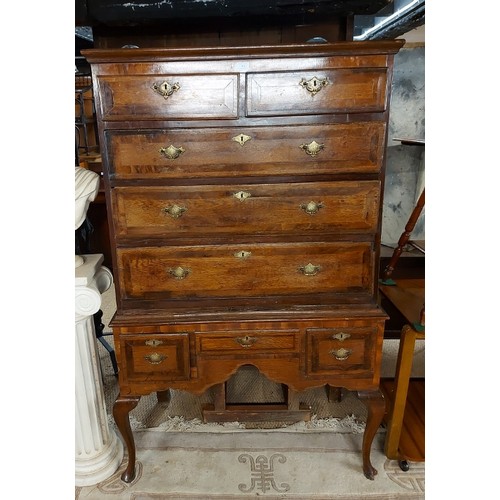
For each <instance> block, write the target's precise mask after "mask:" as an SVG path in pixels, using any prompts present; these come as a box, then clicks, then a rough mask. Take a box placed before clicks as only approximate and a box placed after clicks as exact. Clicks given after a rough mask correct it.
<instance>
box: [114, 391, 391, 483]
mask: <svg viewBox="0 0 500 500" xmlns="http://www.w3.org/2000/svg"><path fill="white" fill-rule="evenodd" d="M358 397H359V398H360V399H361V401H362V402H363V403H364V404H365V405H366V407H367V409H368V418H367V421H366V427H365V432H364V435H363V445H362V457H363V473H364V475H365V477H366V478H367V479H370V480H373V479H375V476H376V475H377V473H378V472H377V470H376V469H375V468H374V467H373V465H372V463H371V460H370V452H371V446H372V443H373V438H374V437H375V434H376V432H377V430H378V428H379V427H380V424H381V423H382V418H383V416H384V412H385V401H384V397H383V395H382V392H381V391H380V390H375V391H358ZM139 399H140V396H118V398H117V400H116V402H115V404H114V407H113V416H114V419H115V422H116V425H117V426H118V429H119V431H120V433H121V434H122V436H123V440H124V442H125V446H126V447H127V451H128V465H127V468H126V469H125V471H124V472H123V474H122V476H121V478H122V480H123V481H124V482H125V483H131V482H132V481H133V480H134V478H135V459H136V450H135V442H134V435H133V433H132V428H131V427H130V421H129V413H130V411H132V410H133V409H134V408H135V407H136V406H137V404H138V402H139ZM287 399H288V400H287V403H286V404H283V405H274V404H271V405H256V406H253V405H248V404H247V405H227V404H226V402H225V384H219V385H218V387H217V395H216V403H215V405H212V408H213V409H212V408H207V409H205V410H204V412H203V413H204V420H205V422H233V421H242V422H264V421H270V420H279V421H287V422H297V421H300V420H306V421H307V420H310V414H311V408H307V409H306V408H303V409H300V408H297V405H299V406H300V403H299V402H298V399H297V393H296V392H295V391H291V390H288V397H287Z"/></svg>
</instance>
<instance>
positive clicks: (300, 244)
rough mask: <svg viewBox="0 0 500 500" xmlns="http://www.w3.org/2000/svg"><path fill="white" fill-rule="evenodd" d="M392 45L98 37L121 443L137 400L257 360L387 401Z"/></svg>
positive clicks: (90, 54)
mask: <svg viewBox="0 0 500 500" xmlns="http://www.w3.org/2000/svg"><path fill="white" fill-rule="evenodd" d="M402 44H403V41H381V42H339V43H325V44H303V45H297V44H294V45H277V46H253V47H244V48H238V47H218V48H184V49H181V48H172V49H167V48H151V49H146V48H144V49H92V50H87V51H85V52H84V55H85V56H86V58H87V59H88V61H89V62H90V63H91V66H92V74H93V85H94V92H95V100H96V109H97V116H98V123H99V134H100V144H101V148H102V151H101V152H102V158H103V167H104V183H105V189H106V198H107V207H108V213H109V217H110V228H111V233H112V246H113V269H114V270H115V283H116V295H117V312H116V314H115V316H114V318H113V320H112V327H113V331H114V341H115V349H116V355H117V358H118V363H119V384H120V394H119V396H118V398H117V400H116V403H115V405H114V416H115V420H116V423H117V425H118V428H119V430H120V432H121V434H122V435H123V437H124V440H125V443H126V445H127V448H128V457H129V462H128V466H127V469H126V470H125V472H124V473H123V476H122V479H123V480H124V481H126V482H130V481H131V480H132V479H133V477H134V473H135V471H134V468H135V445H134V439H133V434H132V432H131V428H130V424H129V420H128V414H129V412H130V410H131V409H133V408H134V407H135V406H136V405H137V403H138V401H139V398H140V396H141V395H145V394H149V393H151V392H152V391H160V392H161V391H166V390H168V389H179V390H186V391H191V392H193V393H195V394H201V393H203V392H204V391H206V390H207V389H208V388H210V387H211V386H214V385H215V384H221V383H223V382H225V381H226V380H227V379H228V378H229V377H230V376H231V375H232V374H234V373H235V372H236V371H237V370H238V369H239V368H240V367H242V366H243V365H248V364H250V365H253V366H255V367H257V368H258V369H259V370H260V372H261V373H263V374H264V375H265V376H266V377H268V378H269V379H271V380H273V381H277V382H280V383H282V384H286V386H287V387H288V388H289V389H290V391H293V393H294V394H296V392H297V391H302V390H305V389H307V388H312V387H318V386H324V385H329V386H332V387H344V388H346V389H348V390H352V391H357V392H358V394H359V396H360V397H361V398H362V399H363V401H364V402H365V403H366V405H367V407H368V419H367V425H366V430H365V435H364V439H363V450H362V455H363V456H362V462H363V471H364V474H365V476H366V477H368V478H371V479H373V476H374V475H375V474H376V470H375V469H374V468H373V466H372V465H371V462H370V448H371V444H372V440H373V437H374V435H375V433H376V431H377V429H378V427H379V425H380V422H381V420H382V417H383V412H384V401H383V398H382V395H381V393H380V391H379V375H380V364H381V357H382V340H383V330H384V321H385V319H386V316H385V313H384V312H383V311H382V310H381V309H380V308H379V306H378V305H377V296H376V294H377V280H378V257H379V243H380V224H381V206H382V190H383V179H384V168H383V164H384V151H385V146H386V133H387V122H388V114H389V101H390V92H391V81H392V66H393V58H394V54H395V53H396V52H397V51H398V50H399V49H400V47H401V46H402Z"/></svg>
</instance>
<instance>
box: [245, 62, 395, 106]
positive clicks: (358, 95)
mask: <svg viewBox="0 0 500 500" xmlns="http://www.w3.org/2000/svg"><path fill="white" fill-rule="evenodd" d="M246 88H247V116H283V115H317V114H332V113H333V114H334V113H374V112H383V111H385V109H386V108H387V68H335V69H334V68H332V69H312V70H310V71H281V72H268V73H248V74H247V76H246Z"/></svg>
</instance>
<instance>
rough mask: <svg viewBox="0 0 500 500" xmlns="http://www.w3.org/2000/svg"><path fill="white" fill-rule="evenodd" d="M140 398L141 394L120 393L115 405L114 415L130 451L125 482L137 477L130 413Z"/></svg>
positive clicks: (124, 474) (124, 477) (124, 475)
mask: <svg viewBox="0 0 500 500" xmlns="http://www.w3.org/2000/svg"><path fill="white" fill-rule="evenodd" d="M139 399H140V396H121V395H119V396H118V397H117V398H116V401H115V404H114V405H113V417H114V419H115V422H116V425H117V427H118V430H119V431H120V434H121V435H122V437H123V440H124V441H125V445H126V447H127V451H128V464H127V468H126V469H125V471H124V472H123V474H122V481H124V482H125V483H130V482H132V481H133V480H134V477H135V442H134V435H133V434H132V428H131V427H130V420H129V413H130V412H131V411H132V410H133V409H134V408H135V407H136V406H137V403H138V402H139Z"/></svg>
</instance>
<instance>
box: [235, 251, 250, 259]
mask: <svg viewBox="0 0 500 500" xmlns="http://www.w3.org/2000/svg"><path fill="white" fill-rule="evenodd" d="M233 255H234V256H235V257H236V258H237V259H242V260H244V259H248V258H249V257H250V256H251V255H252V252H247V251H246V250H240V251H239V252H235V253H234V254H233Z"/></svg>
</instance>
